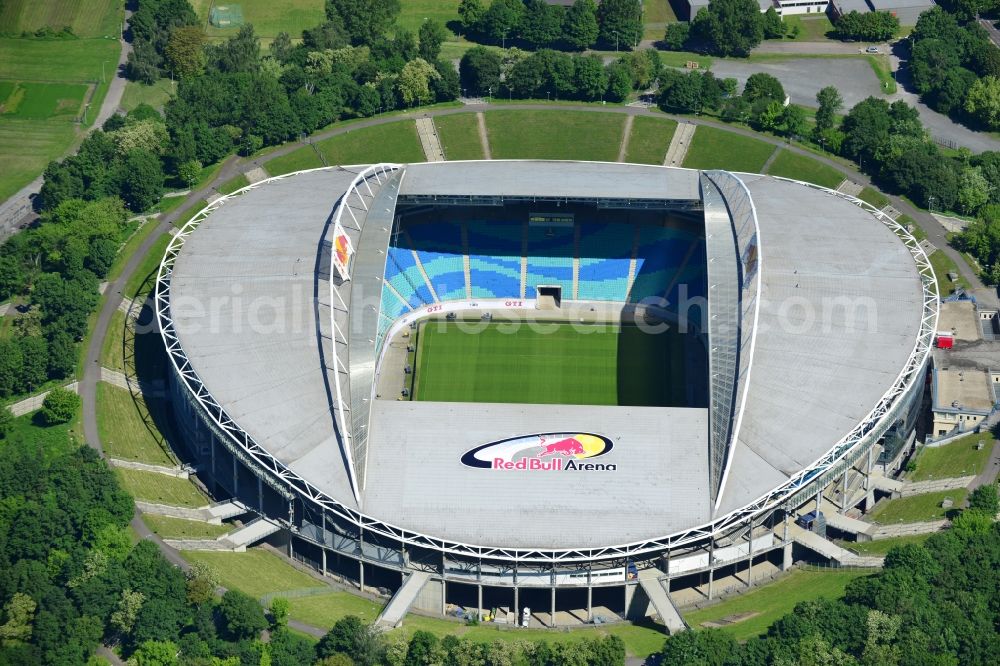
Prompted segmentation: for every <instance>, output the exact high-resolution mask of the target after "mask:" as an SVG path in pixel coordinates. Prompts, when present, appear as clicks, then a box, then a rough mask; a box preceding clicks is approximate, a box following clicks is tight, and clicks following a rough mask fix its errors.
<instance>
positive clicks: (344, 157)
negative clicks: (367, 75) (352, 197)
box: [315, 120, 424, 164]
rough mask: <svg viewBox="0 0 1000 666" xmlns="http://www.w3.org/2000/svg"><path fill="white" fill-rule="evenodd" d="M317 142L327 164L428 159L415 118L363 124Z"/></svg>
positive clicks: (317, 146) (420, 160)
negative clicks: (345, 132)
mask: <svg viewBox="0 0 1000 666" xmlns="http://www.w3.org/2000/svg"><path fill="white" fill-rule="evenodd" d="M315 145H316V149H317V150H319V152H320V153H321V154H322V155H323V157H324V158H326V163H327V164H374V163H376V162H423V161H424V151H423V149H422V148H421V147H420V139H419V138H417V124H416V123H415V122H413V121H412V120H403V121H401V122H397V123H388V124H385V125H376V126H374V127H363V128H360V129H356V130H354V131H352V132H348V133H347V134H340V135H338V136H334V137H331V138H329V139H325V140H323V141H319V142H317V143H316V144H315Z"/></svg>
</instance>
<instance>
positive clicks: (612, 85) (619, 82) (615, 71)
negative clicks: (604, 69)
mask: <svg viewBox="0 0 1000 666" xmlns="http://www.w3.org/2000/svg"><path fill="white" fill-rule="evenodd" d="M630 92H632V75H631V73H630V72H629V70H628V67H627V66H625V65H624V64H622V63H621V62H615V63H611V65H609V66H608V99H609V100H611V101H612V102H624V101H625V100H626V99H627V98H628V95H629V93H630Z"/></svg>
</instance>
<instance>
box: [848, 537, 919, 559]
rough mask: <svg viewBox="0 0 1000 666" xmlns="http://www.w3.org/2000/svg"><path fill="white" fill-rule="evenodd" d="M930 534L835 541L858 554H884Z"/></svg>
mask: <svg viewBox="0 0 1000 666" xmlns="http://www.w3.org/2000/svg"><path fill="white" fill-rule="evenodd" d="M930 536H931V535H930V534H915V535H913V536H905V537H895V538H893V539H879V540H878V541H838V542H837V543H839V544H840V545H841V546H843V547H844V548H849V549H850V550H853V551H854V552H856V553H858V554H860V555H874V556H884V555H885V554H886V553H888V552H889V551H890V550H892V549H893V548H895V547H896V546H905V545H907V544H911V543H916V544H919V543H923V542H924V541H927V538H928V537H930Z"/></svg>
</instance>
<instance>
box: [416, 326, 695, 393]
mask: <svg viewBox="0 0 1000 666" xmlns="http://www.w3.org/2000/svg"><path fill="white" fill-rule="evenodd" d="M510 328H511V325H510V324H504V323H499V322H497V323H491V324H483V323H482V322H443V321H435V322H425V323H424V324H423V325H422V326H421V328H420V330H419V332H418V338H417V356H416V362H415V367H416V374H415V376H414V384H413V386H414V388H413V399H414V400H432V401H442V402H507V403H544V404H561V405H630V406H659V407H666V406H684V405H685V404H686V391H685V384H684V351H685V345H686V344H688V343H689V342H693V341H694V338H693V336H690V335H681V334H678V333H676V332H675V331H674V330H673V329H672V328H671V329H670V330H669V331H667V332H663V333H658V334H649V333H646V332H644V331H643V330H640V329H639V328H638V327H636V326H630V325H626V326H622V327H621V328H620V329H619V328H617V327H615V326H612V325H610V324H607V325H596V326H591V327H582V326H578V325H571V324H565V323H552V322H545V323H541V322H540V323H538V324H536V325H534V326H531V327H529V326H528V325H527V324H524V323H522V324H521V325H520V326H519V327H518V329H517V330H516V331H515V332H510Z"/></svg>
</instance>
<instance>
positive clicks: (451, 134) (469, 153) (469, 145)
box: [434, 113, 484, 160]
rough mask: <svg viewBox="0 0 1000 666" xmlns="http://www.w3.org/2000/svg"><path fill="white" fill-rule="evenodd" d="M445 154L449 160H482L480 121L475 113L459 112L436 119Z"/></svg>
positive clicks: (435, 122)
mask: <svg viewBox="0 0 1000 666" xmlns="http://www.w3.org/2000/svg"><path fill="white" fill-rule="evenodd" d="M434 125H435V127H437V131H438V138H439V139H440V140H441V148H442V149H444V156H445V158H446V159H449V160H481V159H483V157H484V156H483V145H482V143H480V141H479V121H478V120H477V119H476V114H474V113H459V114H456V115H453V116H441V117H440V118H435V119H434Z"/></svg>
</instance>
